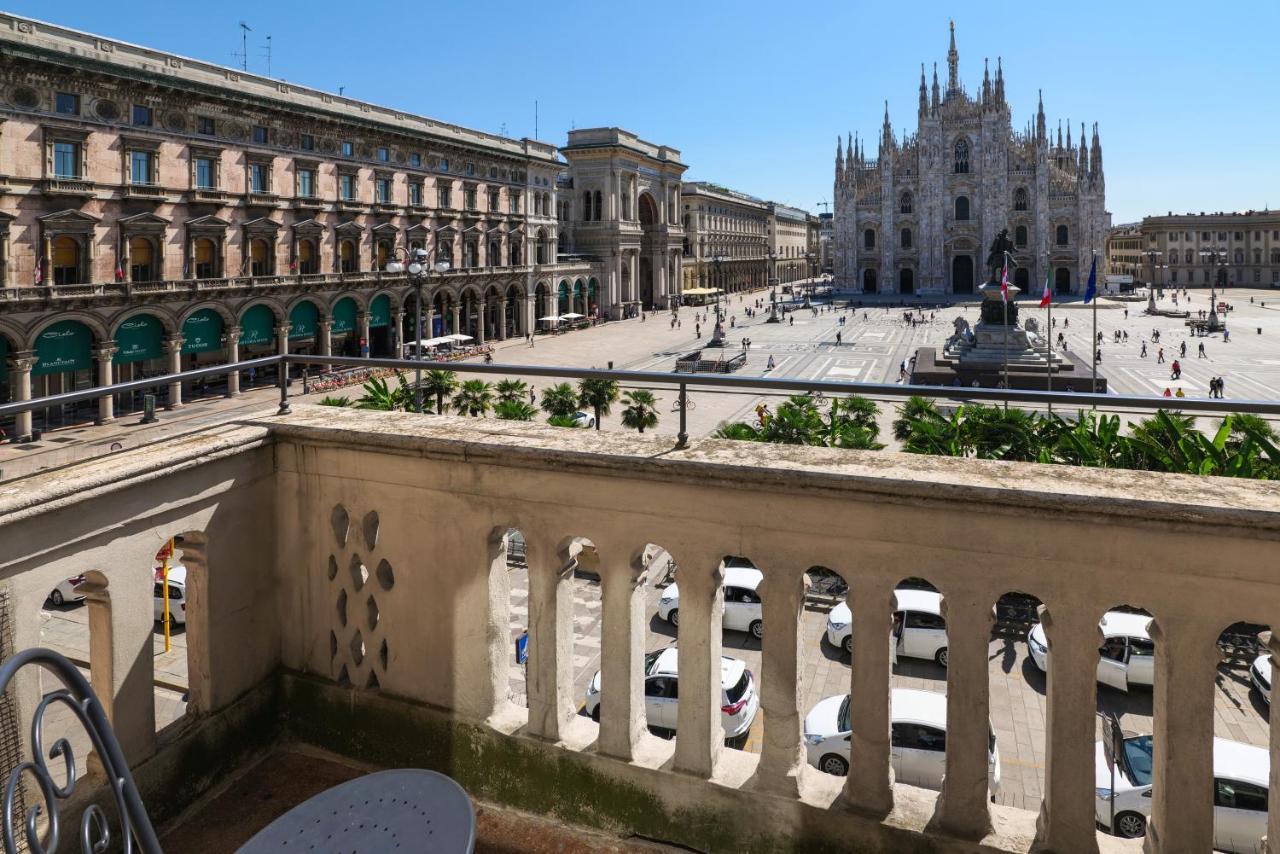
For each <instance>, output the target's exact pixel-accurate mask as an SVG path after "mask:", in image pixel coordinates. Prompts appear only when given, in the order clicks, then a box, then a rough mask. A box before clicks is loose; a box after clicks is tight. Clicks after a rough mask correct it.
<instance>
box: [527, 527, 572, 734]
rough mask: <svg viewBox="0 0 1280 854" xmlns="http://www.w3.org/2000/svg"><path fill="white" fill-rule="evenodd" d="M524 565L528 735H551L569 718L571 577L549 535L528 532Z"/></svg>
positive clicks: (570, 697) (570, 688)
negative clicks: (526, 572) (526, 581)
mask: <svg viewBox="0 0 1280 854" xmlns="http://www.w3.org/2000/svg"><path fill="white" fill-rule="evenodd" d="M526 557H527V562H528V565H529V662H528V671H527V672H528V679H529V681H528V683H527V685H526V690H527V692H528V698H529V727H528V732H529V734H530V735H532V736H535V737H539V738H545V739H547V740H548V741H556V740H558V739H559V738H560V736H561V732H562V730H563V729H564V727H565V726H566V725H567V724H568V722H569V721H570V720H571V719H572V718H573V713H574V705H573V702H574V701H573V693H572V692H573V579H572V570H567V569H566V567H567V566H569V561H568V560H567V559H562V557H563V556H562V555H561V554H560V553H559V550H558V549H556V548H555V544H554V542H553V541H552V539H551V538H550V537H547V536H538V535H535V536H532V537H530V538H529V542H528V548H527V555H526Z"/></svg>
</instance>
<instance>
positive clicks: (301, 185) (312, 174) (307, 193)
mask: <svg viewBox="0 0 1280 854" xmlns="http://www.w3.org/2000/svg"><path fill="white" fill-rule="evenodd" d="M298 195H299V196H301V197H302V198H304V199H314V198H315V196H316V170H314V169H299V170H298Z"/></svg>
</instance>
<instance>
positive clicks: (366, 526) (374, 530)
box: [360, 510, 378, 551]
mask: <svg viewBox="0 0 1280 854" xmlns="http://www.w3.org/2000/svg"><path fill="white" fill-rule="evenodd" d="M360 527H361V529H363V531H364V545H365V548H367V549H368V550H369V551H373V550H374V549H375V548H376V547H377V545H378V511H377V510H370V511H369V512H368V513H366V514H364V521H363V522H362V523H361V525H360Z"/></svg>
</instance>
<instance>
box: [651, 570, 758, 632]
mask: <svg viewBox="0 0 1280 854" xmlns="http://www.w3.org/2000/svg"><path fill="white" fill-rule="evenodd" d="M742 563H746V561H741V562H740V563H730V562H726V565H725V568H724V622H723V625H724V627H725V628H726V629H733V630H734V631H738V632H750V633H751V635H752V637H755V638H763V637H764V619H763V617H764V614H763V605H762V603H761V601H760V594H759V592H758V588H759V587H760V582H762V581H764V573H762V572H761V571H760V570H758V569H756V568H755V567H754V566H750V565H746V566H743V565H741V564H742ZM658 616H659V617H661V618H662V619H664V620H666V621H667V622H668V623H670V624H671V625H673V626H679V625H680V588H679V586H678V585H675V584H672V585H671V586H670V587H668V588H667V589H666V590H663V591H662V598H661V599H659V600H658Z"/></svg>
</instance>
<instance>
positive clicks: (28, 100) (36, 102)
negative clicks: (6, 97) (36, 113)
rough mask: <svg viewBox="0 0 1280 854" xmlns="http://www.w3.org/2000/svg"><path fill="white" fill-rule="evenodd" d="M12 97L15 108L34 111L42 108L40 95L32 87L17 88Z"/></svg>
mask: <svg viewBox="0 0 1280 854" xmlns="http://www.w3.org/2000/svg"><path fill="white" fill-rule="evenodd" d="M10 97H11V98H12V99H13V103H14V106H18V107H21V108H22V109H24V110H34V109H35V108H36V107H38V106H40V95H39V94H37V92H36V90H35V89H32V88H31V87H30V86H17V87H15V88H14V90H13V92H12V94H11V95H10Z"/></svg>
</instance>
